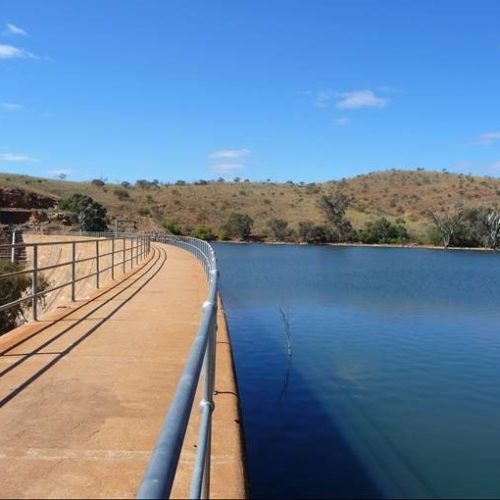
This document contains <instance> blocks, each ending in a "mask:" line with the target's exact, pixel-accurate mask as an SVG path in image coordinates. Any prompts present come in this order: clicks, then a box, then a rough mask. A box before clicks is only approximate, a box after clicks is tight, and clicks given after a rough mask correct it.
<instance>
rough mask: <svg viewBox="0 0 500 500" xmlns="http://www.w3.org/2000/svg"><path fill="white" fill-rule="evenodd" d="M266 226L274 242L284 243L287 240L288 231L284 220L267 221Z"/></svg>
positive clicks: (286, 222)
mask: <svg viewBox="0 0 500 500" xmlns="http://www.w3.org/2000/svg"><path fill="white" fill-rule="evenodd" d="M267 225H268V227H269V229H270V231H271V235H272V237H273V238H274V240H275V241H285V240H287V239H288V238H289V236H290V229H289V228H288V221H286V220H285V219H271V220H269V221H267Z"/></svg>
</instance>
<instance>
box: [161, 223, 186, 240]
mask: <svg viewBox="0 0 500 500" xmlns="http://www.w3.org/2000/svg"><path fill="white" fill-rule="evenodd" d="M161 225H162V226H163V228H164V229H165V231H167V232H168V233H171V234H175V235H176V236H179V235H181V234H182V231H181V228H180V227H179V225H178V224H177V223H176V222H173V221H170V220H164V221H163V222H162V223H161Z"/></svg>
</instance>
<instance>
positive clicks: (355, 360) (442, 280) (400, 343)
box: [216, 244, 500, 498]
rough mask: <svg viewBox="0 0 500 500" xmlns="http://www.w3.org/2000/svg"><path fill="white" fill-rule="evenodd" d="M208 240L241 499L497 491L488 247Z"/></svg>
mask: <svg viewBox="0 0 500 500" xmlns="http://www.w3.org/2000/svg"><path fill="white" fill-rule="evenodd" d="M216 251H217V255H218V257H219V262H220V267H221V281H222V294H223V299H224V304H225V308H226V313H227V316H228V320H229V327H230V330H231V336H232V341H233V348H234V351H235V362H236V369H237V375H238V382H239V385H240V392H241V398H242V408H243V423H244V428H245V436H246V440H247V451H248V466H249V476H250V488H251V494H252V496H253V497H255V498H256V497H364V498H367V497H386V498H388V497H393V498H394V497H408V498H415V497H419V498H422V497H469V498H470V497H497V498H498V497H499V496H500V474H499V473H498V471H499V470H500V446H499V444H500V388H499V386H498V384H499V381H500V362H499V361H500V359H499V358H500V328H499V327H500V308H499V307H498V305H499V304H500V256H499V255H495V254H489V253H477V252H441V251H430V250H416V249H415V250H411V249H404V250H403V249H376V248H369V249H367V248H329V247H298V246H264V245H231V244H219V245H217V246H216ZM280 308H281V309H282V310H284V311H288V313H287V316H288V319H289V321H290V332H291V339H292V347H293V354H292V362H291V367H290V373H289V380H288V386H287V390H286V392H285V394H284V395H283V397H280V395H281V392H282V390H283V384H284V378H285V375H286V371H287V343H286V335H285V329H284V323H283V319H282V317H281V315H280Z"/></svg>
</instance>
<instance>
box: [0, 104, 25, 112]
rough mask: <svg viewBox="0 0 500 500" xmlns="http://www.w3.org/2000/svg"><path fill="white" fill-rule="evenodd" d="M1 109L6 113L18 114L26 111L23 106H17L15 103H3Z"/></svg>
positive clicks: (0, 105)
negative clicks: (17, 112)
mask: <svg viewBox="0 0 500 500" xmlns="http://www.w3.org/2000/svg"><path fill="white" fill-rule="evenodd" d="M0 108H2V109H3V110H4V111H9V112H16V111H22V110H23V109H24V106H21V105H20V104H15V103H13V102H2V103H0Z"/></svg>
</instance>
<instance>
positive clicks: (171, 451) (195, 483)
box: [137, 236, 218, 499]
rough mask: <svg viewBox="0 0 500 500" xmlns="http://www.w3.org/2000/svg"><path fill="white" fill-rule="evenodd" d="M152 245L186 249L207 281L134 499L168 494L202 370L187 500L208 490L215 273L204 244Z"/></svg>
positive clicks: (176, 240) (167, 239) (166, 239)
mask: <svg viewBox="0 0 500 500" xmlns="http://www.w3.org/2000/svg"><path fill="white" fill-rule="evenodd" d="M153 238H154V239H155V240H156V241H159V242H161V243H167V244H170V245H175V246H178V247H180V248H183V249H185V250H188V251H189V252H191V253H192V254H194V255H195V256H196V258H197V259H198V260H199V261H200V262H201V265H202V266H203V269H204V271H205V275H206V277H207V281H208V286H209V290H208V298H207V300H206V301H205V302H204V303H203V308H202V310H203V316H202V320H201V323H200V326H199V328H198V332H197V335H196V338H195V340H194V343H193V347H192V350H191V353H190V355H189V358H188V360H187V362H186V365H185V367H184V371H183V373H182V376H181V379H180V381H179V384H178V386H177V390H176V393H175V396H174V399H173V402H172V404H171V405H170V409H169V411H168V413H167V416H166V417H165V420H164V423H163V427H162V430H161V433H160V436H159V438H158V441H157V443H156V448H155V450H154V451H153V454H152V456H151V459H150V461H149V465H148V468H147V469H146V473H145V475H144V478H143V481H142V484H141V486H140V488H139V490H138V493H137V498H138V499H163V498H167V497H169V496H170V492H171V490H172V486H173V482H174V478H175V473H176V470H177V465H178V462H179V457H180V454H181V449H182V444H183V442H184V438H185V434H186V429H187V426H188V422H189V416H190V414H191V409H192V407H193V403H194V398H195V394H196V389H197V386H198V381H199V378H200V374H201V372H202V371H203V379H204V384H203V396H202V400H201V403H200V408H201V423H200V431H199V441H198V448H197V455H196V461H195V465H194V471H193V476H192V482H191V489H190V495H189V496H190V498H208V496H209V490H210V454H211V436H212V412H213V410H214V401H213V394H214V388H215V340H216V331H217V296H218V271H217V262H216V258H215V252H214V250H213V248H212V247H211V246H210V244H208V243H207V242H205V241H202V240H198V239H196V238H190V237H175V236H154V237H153Z"/></svg>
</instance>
